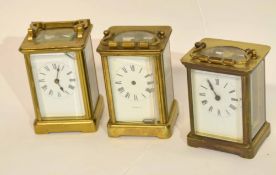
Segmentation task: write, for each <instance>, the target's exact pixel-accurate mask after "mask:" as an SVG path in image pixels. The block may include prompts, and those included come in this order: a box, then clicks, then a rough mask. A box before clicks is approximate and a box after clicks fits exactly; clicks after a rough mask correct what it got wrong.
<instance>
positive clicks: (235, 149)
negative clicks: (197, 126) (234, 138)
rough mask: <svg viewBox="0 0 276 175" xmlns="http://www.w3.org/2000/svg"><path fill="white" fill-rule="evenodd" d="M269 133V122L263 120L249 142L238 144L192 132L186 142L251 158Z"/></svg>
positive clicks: (190, 144)
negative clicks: (261, 125) (260, 126)
mask: <svg viewBox="0 0 276 175" xmlns="http://www.w3.org/2000/svg"><path fill="white" fill-rule="evenodd" d="M269 134H270V124H269V123H268V122H265V124H264V125H263V127H262V128H261V129H260V130H259V132H258V133H257V134H256V136H255V137H254V139H253V140H252V142H251V143H250V144H240V143H234V142H229V141H224V140H218V139H213V138H208V137H203V136H199V135H196V134H193V133H191V132H190V133H189V134H188V136H187V137H188V139H187V143H188V145H189V146H192V147H202V148H208V149H213V150H218V151H223V152H228V153H232V154H237V155H239V156H241V157H243V158H247V159H252V158H254V156H255V155H256V154H257V151H258V149H259V148H260V146H261V145H262V143H263V142H264V141H265V139H266V137H268V136H269Z"/></svg>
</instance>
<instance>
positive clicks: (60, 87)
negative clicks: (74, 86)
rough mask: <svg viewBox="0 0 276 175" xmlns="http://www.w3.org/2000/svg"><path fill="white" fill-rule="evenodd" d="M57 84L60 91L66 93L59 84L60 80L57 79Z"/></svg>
mask: <svg viewBox="0 0 276 175" xmlns="http://www.w3.org/2000/svg"><path fill="white" fill-rule="evenodd" d="M55 83H56V84H57V85H58V86H59V89H60V90H61V91H62V92H64V89H63V87H62V86H61V85H60V84H59V79H57V78H56V79H55Z"/></svg>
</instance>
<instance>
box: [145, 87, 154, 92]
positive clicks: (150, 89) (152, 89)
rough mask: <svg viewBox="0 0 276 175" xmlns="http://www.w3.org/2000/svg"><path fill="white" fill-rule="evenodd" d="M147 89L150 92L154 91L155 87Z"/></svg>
mask: <svg viewBox="0 0 276 175" xmlns="http://www.w3.org/2000/svg"><path fill="white" fill-rule="evenodd" d="M145 91H147V92H148V93H152V92H153V91H154V88H146V89H145Z"/></svg>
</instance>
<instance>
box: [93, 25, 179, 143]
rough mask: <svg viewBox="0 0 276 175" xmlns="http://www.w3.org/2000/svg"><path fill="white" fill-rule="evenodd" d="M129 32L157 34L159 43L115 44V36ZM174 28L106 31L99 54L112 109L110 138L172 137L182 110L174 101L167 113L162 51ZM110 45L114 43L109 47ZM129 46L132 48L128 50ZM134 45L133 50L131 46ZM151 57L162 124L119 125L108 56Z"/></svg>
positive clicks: (109, 129)
mask: <svg viewBox="0 0 276 175" xmlns="http://www.w3.org/2000/svg"><path fill="white" fill-rule="evenodd" d="M127 31H146V32H151V33H154V34H156V35H157V37H158V36H159V37H158V40H157V39H156V41H157V42H154V44H149V43H148V44H144V45H147V47H143V46H142V47H141V45H143V44H141V43H144V42H137V43H135V42H133V43H131V44H129V43H130V42H120V43H116V42H114V41H113V40H112V39H113V38H112V37H114V36H116V34H119V33H121V32H127ZM170 33H171V28H170V27H168V26H147V27H146V26H140V27H139V26H135V27H134V26H115V27H111V28H109V29H108V30H107V31H105V32H104V35H105V37H104V38H103V39H102V41H101V43H100V45H99V46H98V49H97V51H98V52H99V53H100V54H101V59H102V65H103V74H104V80H105V87H106V96H107V103H108V109H109V117H110V119H109V122H108V124H107V130H108V135H109V136H110V137H119V136H156V137H158V138H163V139H164V138H169V137H170V136H171V135H172V132H173V126H174V124H175V122H176V119H177V116H178V113H179V109H178V102H177V101H176V100H175V99H174V100H173V104H172V107H171V109H170V111H167V104H166V101H167V100H166V95H165V93H166V89H165V88H166V87H165V78H164V70H163V66H164V65H163V62H162V60H163V58H162V52H163V50H164V48H165V46H166V44H167V42H168V40H169V36H170ZM110 43H111V44H110ZM128 44H129V47H128ZM130 46H131V47H130ZM115 55H116V56H148V57H149V59H154V63H153V64H154V68H155V70H154V72H155V75H156V76H155V87H156V95H157V99H158V101H159V103H158V108H159V115H160V121H159V122H155V123H146V122H119V121H116V116H115V108H114V104H113V97H112V89H111V81H110V74H109V66H108V56H115Z"/></svg>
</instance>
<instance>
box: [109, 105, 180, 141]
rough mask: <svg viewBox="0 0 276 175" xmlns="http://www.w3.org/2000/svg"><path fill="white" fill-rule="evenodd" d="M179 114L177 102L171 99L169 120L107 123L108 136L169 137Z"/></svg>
mask: <svg viewBox="0 0 276 175" xmlns="http://www.w3.org/2000/svg"><path fill="white" fill-rule="evenodd" d="M178 114H179V108H178V102H177V101H176V100H174V101H173V105H172V110H171V113H170V116H169V121H168V123H166V124H159V123H158V124H146V123H124V122H116V123H112V122H111V121H110V120H109V122H108V124H107V131H108V136H109V137H120V136H153V137H158V138H160V139H167V138H170V137H171V135H172V132H173V127H174V125H175V122H176V119H177V116H178Z"/></svg>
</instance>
